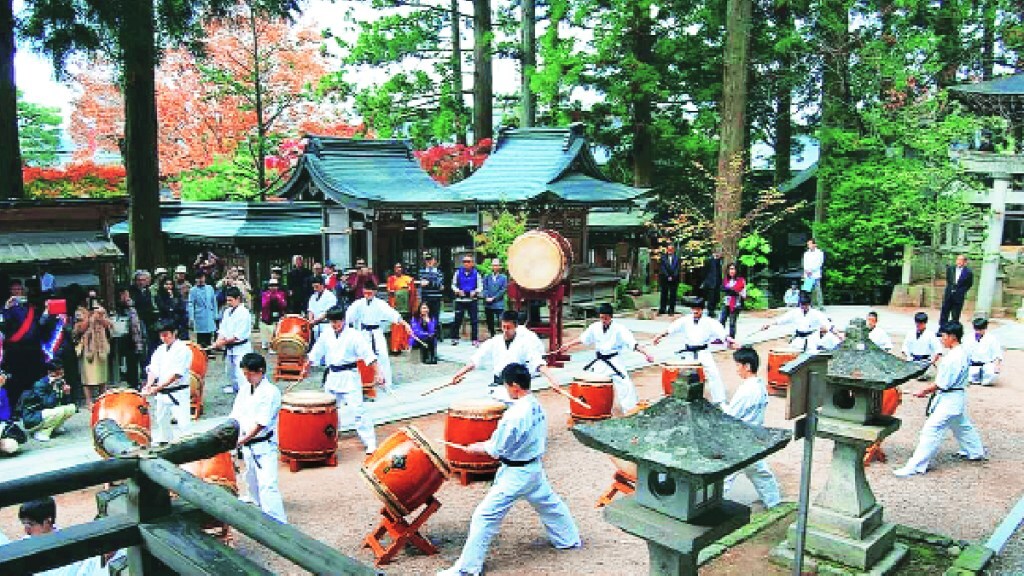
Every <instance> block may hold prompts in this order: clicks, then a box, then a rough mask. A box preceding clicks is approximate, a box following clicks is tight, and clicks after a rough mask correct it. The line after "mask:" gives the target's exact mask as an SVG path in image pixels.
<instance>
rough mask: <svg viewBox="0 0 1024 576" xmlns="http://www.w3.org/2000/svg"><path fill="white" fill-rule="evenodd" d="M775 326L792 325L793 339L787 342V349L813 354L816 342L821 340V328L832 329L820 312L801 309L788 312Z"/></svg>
mask: <svg viewBox="0 0 1024 576" xmlns="http://www.w3.org/2000/svg"><path fill="white" fill-rule="evenodd" d="M774 324H775V325H776V326H783V325H788V324H792V325H793V338H792V339H791V340H790V341H789V347H790V348H792V349H793V350H800V351H802V352H812V353H813V352H814V351H816V350H817V349H818V342H819V340H821V327H822V326H824V327H825V329H826V330H828V329H830V328H831V327H832V323H831V322H829V321H828V317H827V316H825V314H824V313H822V312H821V311H820V310H815V309H813V308H808V309H807V311H806V312H805V311H804V309H803V308H796V309H794V310H789V311H788V312H786V313H785V314H783V315H782V316H780V317H779V319H778V320H776V321H775V322H774Z"/></svg>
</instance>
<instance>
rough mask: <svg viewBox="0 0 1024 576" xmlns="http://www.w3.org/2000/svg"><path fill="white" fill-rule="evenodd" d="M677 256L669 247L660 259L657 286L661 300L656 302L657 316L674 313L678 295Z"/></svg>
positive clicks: (678, 266) (671, 247)
mask: <svg viewBox="0 0 1024 576" xmlns="http://www.w3.org/2000/svg"><path fill="white" fill-rule="evenodd" d="M680 266H681V265H680V262H679V256H677V255H676V247H675V246H672V245H669V247H668V248H666V249H665V254H664V255H662V257H661V264H660V265H659V266H658V284H660V285H661V300H660V301H659V302H658V314H675V313H676V296H677V294H678V293H679V273H680Z"/></svg>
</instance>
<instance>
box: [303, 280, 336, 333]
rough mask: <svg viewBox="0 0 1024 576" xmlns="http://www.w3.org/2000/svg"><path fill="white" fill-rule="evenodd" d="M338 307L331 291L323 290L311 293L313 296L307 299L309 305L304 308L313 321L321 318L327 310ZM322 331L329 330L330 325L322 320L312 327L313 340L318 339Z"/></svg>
mask: <svg viewBox="0 0 1024 576" xmlns="http://www.w3.org/2000/svg"><path fill="white" fill-rule="evenodd" d="M337 305H338V297H337V296H335V295H334V292H333V291H331V290H323V291H321V292H319V293H318V292H315V291H314V292H313V295H312V296H310V297H309V305H307V306H306V311H307V312H309V314H310V315H311V316H312V317H313V318H314V319H315V318H319V317H321V316H323V315H324V314H325V313H326V312H327V311H328V310H330V309H331V308H334V307H335V306H337ZM324 330H330V325H329V324H327V321H326V320H324V321H323V322H321V323H319V324H314V325H313V338H314V340H315V339H316V338H319V337H320V333H321V332H322V331H324Z"/></svg>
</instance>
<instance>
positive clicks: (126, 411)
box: [90, 389, 150, 458]
mask: <svg viewBox="0 0 1024 576" xmlns="http://www.w3.org/2000/svg"><path fill="white" fill-rule="evenodd" d="M107 418H109V419H111V420H113V421H114V422H117V424H118V425H119V426H120V427H121V429H122V430H124V432H125V434H127V435H128V437H129V438H131V439H132V440H134V441H135V442H136V443H137V444H139V445H140V446H149V442H150V420H149V400H147V399H146V397H144V396H143V395H142V394H139V393H138V392H136V391H134V390H123V389H122V390H111V391H109V392H107V393H105V394H103V395H102V396H100V397H99V398H97V399H96V402H95V403H93V405H92V417H91V419H90V426H92V427H95V426H96V423H97V422H99V421H100V420H106V419H107ZM102 440H103V439H102V438H96V437H95V436H94V437H93V446H94V447H95V448H96V452H98V453H99V455H100V456H103V457H104V458H108V457H110V455H109V454H107V453H105V452H104V451H103V449H102V448H100V445H101V442H102Z"/></svg>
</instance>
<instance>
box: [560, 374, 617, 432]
mask: <svg viewBox="0 0 1024 576" xmlns="http://www.w3.org/2000/svg"><path fill="white" fill-rule="evenodd" d="M569 393H570V394H572V396H573V397H574V398H579V399H580V400H583V401H584V402H586V403H587V404H589V405H590V408H587V407H585V406H583V405H582V404H580V403H578V402H572V401H570V402H569V414H570V415H572V417H573V418H575V419H580V420H606V419H608V418H611V417H612V406H614V405H615V388H614V387H613V386H612V379H611V377H610V376H602V375H599V374H595V373H593V372H579V373H577V374H576V376H575V377H573V379H572V384H569Z"/></svg>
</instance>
